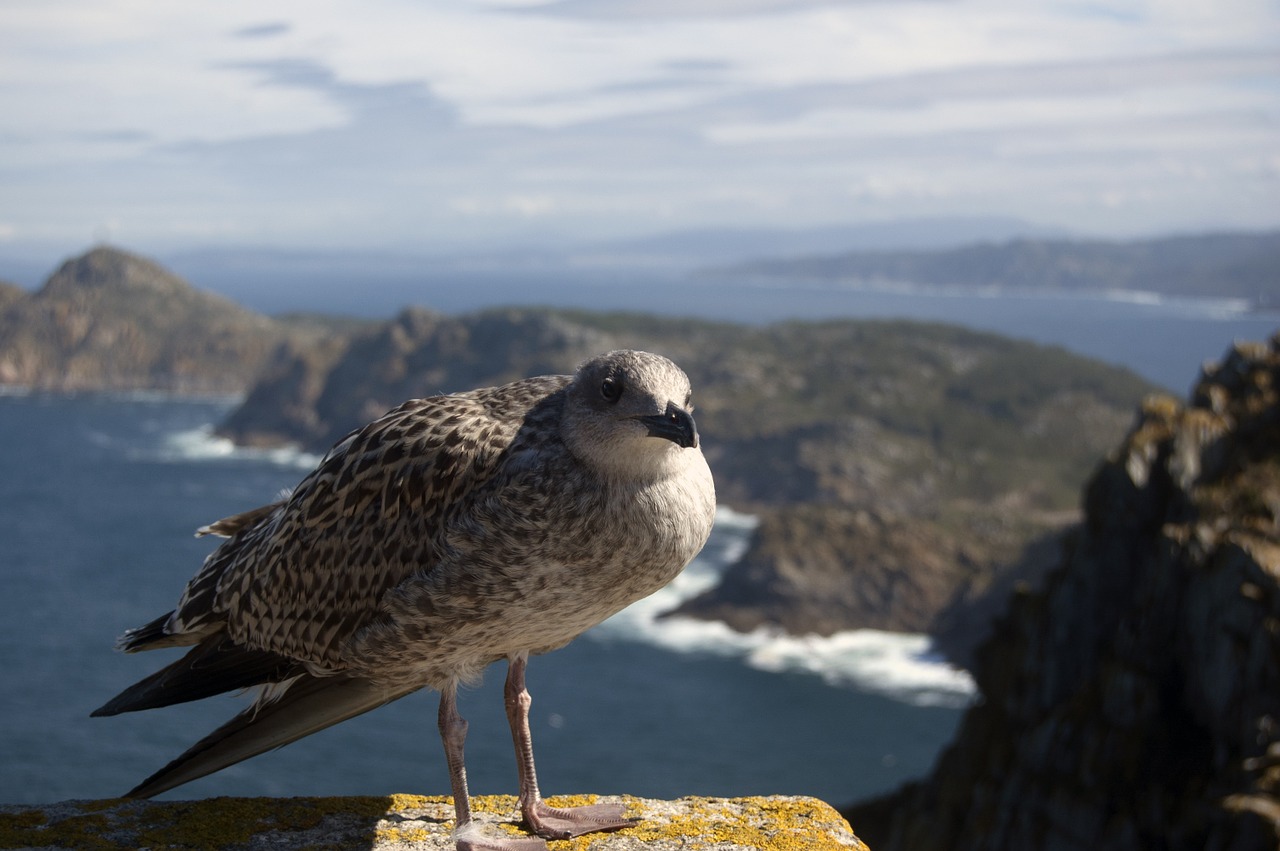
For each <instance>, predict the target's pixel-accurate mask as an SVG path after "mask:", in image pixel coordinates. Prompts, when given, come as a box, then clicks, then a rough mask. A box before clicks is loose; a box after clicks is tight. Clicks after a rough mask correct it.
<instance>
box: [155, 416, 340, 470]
mask: <svg viewBox="0 0 1280 851" xmlns="http://www.w3.org/2000/svg"><path fill="white" fill-rule="evenodd" d="M154 454H155V457H158V458H160V459H161V460H165V461H218V460H223V459H229V458H231V459H235V458H243V459H252V460H255V461H267V462H269V463H271V464H279V465H280V466H282V467H298V468H301V469H304V470H310V469H312V468H313V467H315V466H316V465H317V464H319V463H320V457H321V456H319V455H317V454H315V453H314V452H305V451H303V450H302V449H299V448H297V447H291V446H282V447H276V448H272V449H261V448H255V447H247V446H237V445H236V444H235V442H233V441H231V440H229V439H227V438H225V437H219V436H218V435H217V434H215V433H214V427H213V425H211V424H208V425H202V426H199V427H198V428H193V429H188V430H186V431H178V432H174V433H172V434H168V435H166V436H165V437H164V440H163V441H162V444H161V446H160V447H159V448H158V449H157V450H156V451H155V453H154Z"/></svg>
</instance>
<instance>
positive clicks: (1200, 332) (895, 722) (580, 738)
mask: <svg viewBox="0 0 1280 851" xmlns="http://www.w3.org/2000/svg"><path fill="white" fill-rule="evenodd" d="M704 295H705V294H704ZM802 295H803V294H793V296H792V297H791V298H789V299H788V300H787V301H786V308H785V310H786V311H787V312H789V314H790V315H805V314H806V312H813V311H817V312H818V313H819V314H825V315H827V316H832V315H841V314H847V315H861V316H884V317H888V316H895V317H898V316H906V317H909V318H917V319H947V318H949V319H951V320H953V321H956V322H959V323H961V324H966V325H969V326H970V327H975V328H981V329H988V330H996V331H1000V332H1002V333H1006V334H1009V335H1011V336H1018V337H1024V338H1028V339H1033V340H1037V341H1039V342H1044V343H1053V344H1059V345H1064V346H1066V347H1067V348H1070V349H1073V350H1075V351H1077V352H1080V353H1083V354H1089V355H1093V356H1095V357H1100V358H1102V359H1104V360H1110V361H1111V362H1113V363H1118V364H1121V365H1125V366H1128V367H1129V368H1131V369H1133V370H1135V371H1136V372H1138V373H1140V374H1142V375H1145V376H1147V377H1148V378H1150V379H1151V380H1153V381H1157V382H1158V383H1162V384H1164V385H1165V386H1167V387H1171V388H1174V389H1178V390H1179V392H1181V389H1184V388H1185V387H1186V386H1188V385H1189V384H1190V383H1191V381H1192V379H1193V378H1194V372H1195V368H1196V367H1197V366H1198V365H1199V363H1200V362H1202V361H1204V360H1209V359H1213V358H1216V357H1219V356H1221V354H1222V353H1223V351H1224V350H1225V349H1226V347H1227V346H1229V345H1230V344H1231V342H1232V341H1233V340H1235V339H1255V340H1260V339H1265V338H1266V337H1267V336H1269V335H1270V334H1271V333H1273V332H1274V330H1275V321H1274V319H1275V317H1273V316H1272V317H1268V316H1265V315H1263V316H1260V315H1254V314H1250V313H1249V312H1247V311H1246V310H1244V309H1243V306H1241V305H1237V304H1234V303H1231V302H1227V301H1225V300H1222V301H1215V300H1202V301H1166V300H1161V299H1138V298H1130V297H1124V296H1115V297H1109V298H1096V297H1086V298H1080V299H1070V298H1059V299H1046V298H1045V297H1042V296H1017V295H1014V296H1007V297H997V296H993V295H990V294H988V295H969V296H967V297H965V296H961V295H958V294H954V293H932V294H918V295H917V297H912V296H910V295H909V294H903V293H895V292H883V293H869V294H866V293H864V294H863V295H862V296H861V297H858V296H856V294H850V293H832V292H829V291H825V290H824V291H823V292H822V293H819V294H818V296H815V297H814V298H808V299H806V298H804V297H802ZM738 296H742V294H741V293H739V294H738ZM700 297H701V296H700ZM707 297H709V296H707ZM697 304H698V302H696V301H695V302H694V303H693V306H695V307H696V306H697ZM614 306H637V307H641V306H646V305H626V304H621V305H614ZM648 306H649V307H653V306H652V305H648ZM725 309H726V310H729V309H731V310H733V311H737V312H738V313H740V314H742V315H732V316H731V315H721V316H720V317H719V318H737V319H741V320H747V321H751V320H753V319H754V320H755V321H763V320H764V319H765V318H767V316H768V315H772V314H771V313H770V312H771V311H775V312H777V313H778V314H779V315H781V313H782V312H783V307H782V302H781V301H779V294H778V293H774V292H770V291H768V290H767V289H760V290H758V291H757V300H756V301H752V300H751V299H750V298H746V297H737V298H735V299H734V300H733V302H732V305H731V307H730V306H728V305H726V307H725ZM707 310H710V307H709V306H708V307H707V309H706V310H702V311H692V312H702V313H704V314H706V313H707ZM1136 401H1137V400H1135V404H1136ZM231 404H232V402H231V401H230V400H223V401H190V400H179V399H171V398H166V397H162V396H155V395H146V394H142V395H135V396H127V397H122V396H100V395H81V396H75V397H60V396H49V395H42V394H31V395H25V394H22V393H19V392H13V391H11V392H9V393H7V394H0V577H2V578H3V585H2V586H0V587H2V588H3V594H0V719H2V720H3V722H4V723H3V724H2V725H0V802H45V801H54V800H60V799H66V798H92V797H104V796H113V795H118V794H121V793H122V792H124V791H125V790H127V789H129V788H130V787H132V786H133V785H134V784H136V783H137V782H138V781H140V780H141V779H142V778H144V777H146V776H147V775H149V774H150V773H151V772H153V771H155V770H156V769H157V768H159V767H160V766H162V765H163V764H164V763H166V762H167V761H168V760H169V759H171V758H173V757H174V756H176V755H177V754H178V753H180V752H181V751H182V750H183V749H185V748H186V747H187V746H188V745H190V744H191V743H193V742H194V741H195V740H197V739H199V738H200V737H201V736H203V735H204V734H205V733H207V732H209V731H210V730H212V729H213V728H214V727H215V726H217V725H218V724H220V723H222V722H223V721H225V720H226V719H227V718H229V717H230V716H231V715H233V714H235V713H236V712H238V711H239V710H240V709H241V708H243V706H244V705H245V700H244V698H243V697H237V696H226V697H219V698H213V699H210V700H205V701H201V702H198V703H195V704H188V705H185V706H176V707H170V708H166V709H161V710H152V711H148V712H143V713H136V714H130V715H123V716H118V717H115V718H92V719H91V718H89V717H88V714H89V712H91V711H92V710H93V709H94V708H95V707H97V706H99V705H101V704H102V703H103V702H105V701H106V700H107V699H109V698H110V697H112V696H113V695H115V694H116V693H117V692H118V691H119V690H120V689H122V688H124V687H125V686H127V685H129V684H131V683H132V682H134V681H135V680H137V679H139V678H141V677H142V676H145V675H146V674H148V673H150V672H151V671H153V670H155V669H156V668H158V667H160V666H161V665H163V664H166V663H167V662H168V661H169V660H170V659H172V658H174V657H175V654H174V653H168V652H165V651H157V652H155V653H145V654H140V655H132V656H125V655H122V654H118V653H114V652H113V651H112V650H111V645H112V642H113V641H114V638H115V636H117V635H118V634H119V633H120V632H121V631H123V630H124V629H126V628H129V627H133V626H138V625H140V624H143V623H145V622H147V621H148V620H151V619H152V618H154V617H155V616H157V615H159V614H162V613H164V612H166V611H168V610H169V609H171V608H172V607H173V605H174V603H175V602H176V600H177V597H178V595H179V594H180V593H181V590H182V587H183V585H184V584H185V583H186V581H187V580H188V579H189V578H190V577H191V575H192V574H193V573H194V572H195V570H196V569H197V568H198V566H199V564H200V562H201V560H202V559H203V558H204V556H205V555H207V554H208V552H209V551H210V549H211V548H212V546H213V545H214V544H213V543H211V542H210V541H209V540H208V539H200V540H197V539H195V538H194V537H193V536H192V532H193V531H194V530H195V529H196V528H198V527H199V526H202V525H204V524H206V523H208V522H210V521H212V520H215V519H218V518H220V517H224V516H227V515H229V514H233V513H236V512H238V511H242V510H245V509H247V508H250V507H253V506H256V505H261V504H263V503H265V502H268V501H270V500H271V499H273V498H274V497H275V496H276V495H277V494H278V493H279V492H280V491H281V490H283V489H286V488H289V487H292V486H293V485H295V484H296V483H297V481H298V480H299V479H300V478H301V477H302V476H303V475H305V473H306V471H307V470H308V469H309V468H310V467H311V466H312V465H313V464H314V463H315V461H316V460H317V459H316V458H315V457H314V456H307V455H305V454H302V453H297V452H289V451H250V450H244V449H239V448H236V447H234V446H232V445H231V444H230V443H228V442H226V441H221V440H218V439H217V438H214V437H213V436H212V427H213V424H215V423H216V422H217V421H218V420H219V419H220V418H221V417H222V416H223V415H224V414H225V413H226V412H227V411H228V410H229V408H230V406H231ZM752 522H753V521H752V519H751V518H750V517H745V516H743V515H740V514H736V513H734V512H732V511H730V510H722V511H721V512H720V515H719V517H718V521H717V524H716V528H715V531H714V532H713V535H712V539H711V541H710V542H709V544H708V546H707V548H706V550H705V552H704V553H703V554H702V555H701V556H700V557H699V558H698V559H697V560H696V561H695V562H694V563H693V564H692V565H691V566H690V567H689V569H688V570H687V571H686V572H685V573H684V574H683V575H682V576H681V577H680V578H679V579H678V580H677V581H676V582H674V583H672V585H671V587H670V588H668V589H666V590H664V591H662V592H660V593H659V594H657V595H654V596H653V597H651V598H649V599H647V600H645V601H643V602H641V603H639V604H637V605H635V606H633V607H632V608H630V609H628V610H627V611H624V612H623V613H621V614H619V615H618V616H616V617H615V618H614V619H612V620H610V621H608V622H606V623H604V624H602V625H600V626H599V627H597V628H596V629H594V630H592V631H590V632H588V633H587V634H586V635H584V636H583V637H582V638H580V639H579V640H577V641H576V642H574V643H573V644H571V645H569V646H568V647H566V648H564V649H563V650H560V651H557V652H555V653H552V654H549V655H547V656H544V657H537V658H535V659H534V660H533V661H532V662H531V663H530V668H529V686H530V690H531V692H532V694H533V698H534V703H533V709H532V716H531V724H532V727H533V732H534V738H535V747H536V749H537V752H538V765H539V769H540V774H541V780H542V785H543V788H544V790H545V791H547V792H548V793H555V792H584V791H591V792H600V793H630V794H636V795H648V796H658V797H676V796H681V795H690V794H700V795H747V794H757V793H786V794H810V795H816V796H818V797H821V798H824V799H826V800H828V801H831V802H833V803H837V804H840V803H845V802H849V801H853V800H856V799H860V798H864V797H867V796H870V795H874V794H878V793H880V792H885V791H888V790H890V789H892V788H895V787H896V786H898V785H899V784H901V783H902V782H904V781H906V780H909V779H912V778H915V777H918V776H920V775H921V774H923V773H924V772H926V771H927V770H928V768H929V767H930V765H931V764H932V763H933V761H934V759H935V758H936V756H937V754H938V752H939V750H940V749H941V748H942V747H943V746H944V745H945V743H946V742H947V741H948V740H949V739H950V738H951V736H952V734H953V732H954V729H955V726H956V724H957V722H958V720H959V717H960V714H961V712H962V711H963V707H964V706H965V705H966V704H967V703H968V702H969V701H970V700H972V699H974V692H973V685H972V681H971V680H970V678H969V676H968V675H967V674H966V673H965V672H963V671H957V670H955V669H952V668H950V667H948V666H947V665H946V664H945V663H943V662H941V661H940V660H939V659H937V658H936V657H934V656H932V655H931V654H930V653H929V648H928V642H927V640H926V639H925V638H924V637H923V636H914V635H894V634H888V633H881V632H875V631H869V630H860V631H853V632H848V633H843V634H839V635H836V636H832V637H830V638H813V637H789V636H785V635H780V634H777V633H773V632H770V631H767V630H760V631H757V632H755V633H752V634H749V635H742V634H738V633H734V632H732V631H731V630H729V629H727V628H726V627H724V626H723V625H720V624H716V623H702V622H697V621H691V620H682V619H662V618H660V617H659V615H661V614H662V613H663V612H665V611H667V610H669V609H670V608H672V607H673V606H674V605H676V604H677V603H678V602H679V601H680V600H682V599H685V598H687V597H689V596H691V595H693V594H696V593H698V592H699V591H700V590H702V589H704V588H706V587H709V586H710V585H711V584H712V583H714V581H715V579H716V577H717V576H718V575H719V573H720V571H722V570H723V569H724V568H725V566H726V565H728V564H729V563H731V562H732V561H733V560H734V559H735V558H736V557H737V556H738V555H739V554H740V553H741V552H742V550H743V548H744V547H745V546H746V541H747V539H748V536H749V534H750V530H751V527H752ZM501 686H502V670H501V666H497V667H496V668H495V669H494V670H491V671H490V672H489V674H488V676H487V677H486V679H485V681H484V683H483V684H482V685H480V686H478V687H476V688H474V689H470V690H468V691H466V692H465V693H464V694H462V696H461V708H462V712H463V714H464V715H466V716H467V717H468V719H469V720H470V721H471V735H470V738H469V740H468V742H467V761H468V769H469V773H470V778H471V784H472V788H473V790H474V791H475V792H477V793H494V792H513V791H514V790H515V767H514V757H513V755H512V748H511V742H510V737H509V735H508V733H507V730H506V721H505V717H504V714H503V709H502V695H501ZM448 788H449V787H448V779H447V776H446V773H445V769H444V760H443V756H442V753H441V748H440V745H439V740H438V736H437V734H436V730H435V700H434V696H433V695H431V694H430V693H427V692H422V693H419V694H416V695H411V696H410V697H407V698H405V699H403V700H401V701H398V702H396V703H393V704H391V705H389V706H386V707H383V708H381V709H378V710H376V711H374V712H371V713H369V714H367V715H365V716H362V717H360V718H356V719H353V720H352V721H349V722H346V723H344V724H341V725H338V726H337V727H334V728H331V729H330V730H326V731H323V732H321V733H318V734H316V735H314V736H311V737H309V738H307V739H305V740H303V741H300V742H298V743H296V744H293V745H290V746H289V747H287V748H284V749H281V750H279V751H276V752H273V753H270V754H265V755H263V756H260V757H256V758H254V759H252V760H249V761H247V762H245V763H241V764H240V765H237V766H233V767H231V768H229V769H226V770H224V771H222V772H219V773H218V774H215V775H213V776H211V777H209V778H205V779H202V780H199V781H196V782H194V783H191V784H188V785H187V786H184V787H181V788H179V789H177V790H174V791H173V792H171V793H169V794H168V795H167V796H166V797H171V798H175V797H176V798H183V797H201V796H209V795H223V794H235V795H264V794H269V795H303V794H381V793H390V792H416V793H424V794H446V793H447V791H448Z"/></svg>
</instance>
